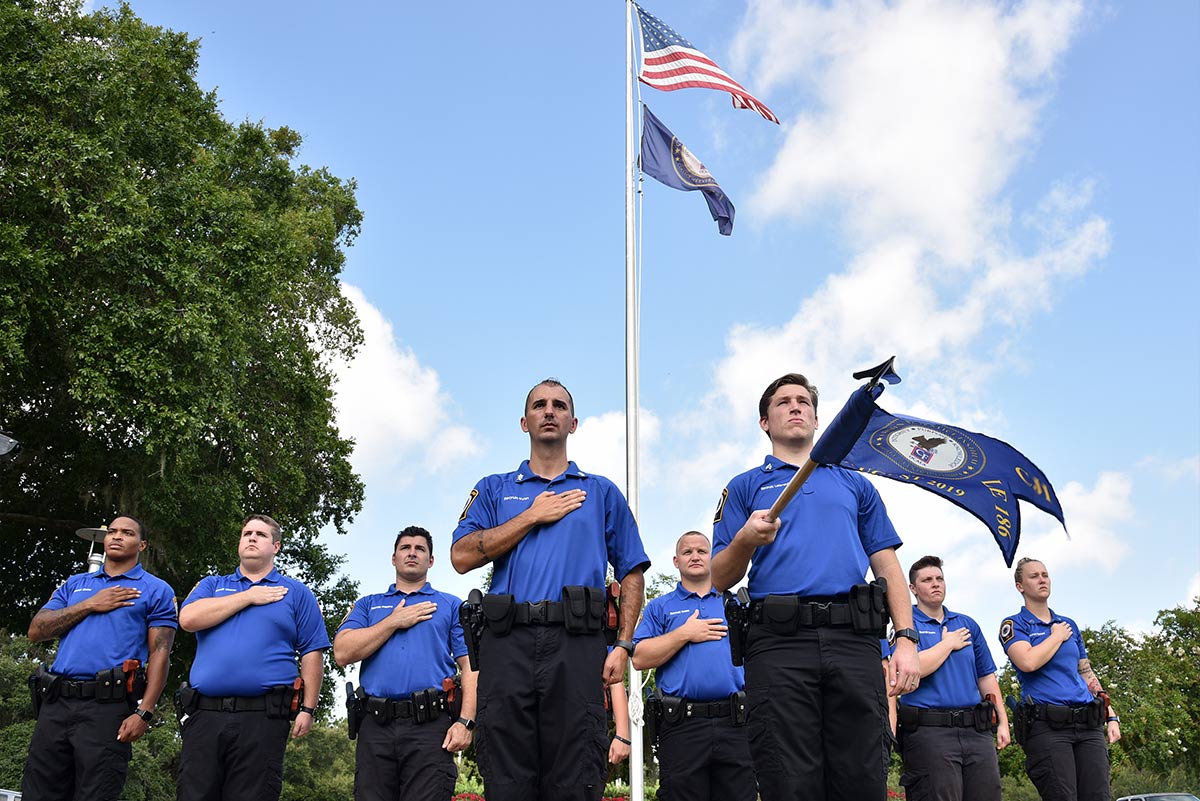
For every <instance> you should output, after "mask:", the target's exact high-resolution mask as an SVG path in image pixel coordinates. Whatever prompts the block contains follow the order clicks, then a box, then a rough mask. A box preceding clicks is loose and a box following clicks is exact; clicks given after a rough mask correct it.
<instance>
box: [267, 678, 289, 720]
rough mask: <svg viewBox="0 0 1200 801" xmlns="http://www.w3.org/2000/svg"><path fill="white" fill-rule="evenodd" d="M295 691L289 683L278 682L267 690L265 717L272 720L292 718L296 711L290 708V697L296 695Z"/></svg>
mask: <svg viewBox="0 0 1200 801" xmlns="http://www.w3.org/2000/svg"><path fill="white" fill-rule="evenodd" d="M296 692H297V691H296V689H295V688H293V687H292V685H290V684H280V685H277V686H275V687H272V688H271V689H269V690H267V697H266V699H265V700H266V705H267V708H266V712H267V717H269V718H271V719H272V720H279V719H283V718H294V717H295V716H296V712H295V711H293V710H292V698H294V697H295V696H296Z"/></svg>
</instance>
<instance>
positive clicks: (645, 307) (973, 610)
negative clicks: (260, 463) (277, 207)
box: [132, 0, 1200, 650]
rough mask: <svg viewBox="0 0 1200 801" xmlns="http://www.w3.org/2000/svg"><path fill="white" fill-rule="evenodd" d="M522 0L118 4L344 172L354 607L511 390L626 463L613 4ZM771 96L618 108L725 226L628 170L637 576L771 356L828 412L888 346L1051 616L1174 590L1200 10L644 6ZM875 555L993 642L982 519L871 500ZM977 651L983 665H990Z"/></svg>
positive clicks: (597, 464) (484, 457)
mask: <svg viewBox="0 0 1200 801" xmlns="http://www.w3.org/2000/svg"><path fill="white" fill-rule="evenodd" d="M622 5H623V4H621V3H619V2H616V1H615V0H613V2H606V3H569V4H560V3H555V4H550V3H534V4H525V5H513V4H494V3H468V4H438V3H424V4H408V3H402V4H401V3H379V2H361V3H353V4H333V3H314V2H288V3H281V2H254V3H247V2H238V3H233V2H225V1H224V0H206V2H192V1H191V0H186V1H185V0H176V1H174V2H164V0H153V1H151V0H138V1H137V2H133V3H132V6H133V8H134V9H135V11H136V12H137V13H138V14H139V15H141V16H142V17H143V18H144V19H146V20H147V21H148V22H150V23H152V24H157V25H162V26H165V27H169V28H172V29H175V30H182V31H187V32H188V33H189V34H191V35H192V36H194V37H198V38H200V40H201V42H202V48H201V60H200V69H199V73H198V79H199V82H200V84H201V86H203V87H205V88H215V89H216V91H217V92H218V95H219V97H220V99H221V109H222V111H223V113H224V114H225V115H226V117H227V118H229V119H231V120H234V121H238V120H242V119H247V118H248V119H251V120H261V121H263V122H264V123H265V124H266V125H268V126H272V127H274V126H281V125H287V126H290V127H292V128H294V129H296V130H297V131H299V132H300V133H301V134H302V135H303V137H304V146H303V148H302V150H301V152H300V157H299V161H300V162H301V163H306V164H310V165H313V166H321V165H324V166H327V167H329V168H330V169H331V170H332V171H333V172H334V173H335V174H336V175H338V176H341V177H343V178H350V177H353V178H354V179H355V180H356V181H357V182H358V200H359V205H360V206H361V208H362V209H363V211H364V213H365V222H364V226H363V232H362V235H361V236H360V237H359V239H358V240H357V242H356V243H355V245H354V246H353V247H352V248H350V250H349V251H348V261H347V268H346V271H345V274H344V280H345V282H346V285H347V286H346V291H347V292H348V294H350V296H351V297H352V298H353V299H354V301H355V303H356V305H357V306H358V308H359V313H360V317H361V318H362V321H363V324H364V329H365V331H366V336H367V341H366V345H365V347H364V348H363V350H362V351H361V353H360V355H359V358H358V359H357V360H356V361H355V362H354V363H353V364H351V365H338V366H337V369H338V373H339V376H340V381H339V389H338V391H339V396H338V406H339V410H340V415H341V423H342V426H343V430H344V431H345V432H346V433H348V434H350V435H351V436H354V437H355V438H356V440H357V442H358V448H357V450H356V453H355V457H354V461H355V465H356V467H357V468H358V470H359V471H360V473H361V474H362V476H363V478H364V480H365V481H366V488H367V494H366V505H365V507H364V509H363V512H362V514H361V515H360V516H359V517H358V519H357V520H356V522H355V523H354V525H353V527H352V529H351V531H350V533H349V535H347V536H346V537H344V538H336V539H335V540H334V541H333V546H334V547H335V548H336V549H337V550H339V551H342V552H345V553H347V554H348V557H349V561H348V565H347V566H348V572H349V574H350V575H352V576H353V577H354V578H356V579H358V580H359V581H360V582H361V586H362V588H363V591H364V592H366V591H380V590H381V589H382V588H383V587H385V586H386V585H387V584H388V583H389V582H390V581H391V580H392V575H391V573H390V566H389V564H388V561H387V558H388V555H389V551H390V547H391V542H392V539H393V537H394V535H395V532H396V531H397V530H398V529H400V528H402V527H404V526H406V525H409V524H419V525H423V526H425V527H427V528H429V529H430V530H431V531H432V532H433V533H434V536H435V552H436V555H437V557H438V564H436V565H435V567H434V571H433V574H432V576H431V578H432V580H433V582H434V583H435V585H437V586H439V587H441V588H442V589H447V590H450V591H456V592H459V593H460V594H465V592H466V591H467V590H468V589H469V588H470V587H471V586H474V584H475V583H477V582H478V580H479V579H478V576H474V575H472V576H467V577H465V578H464V577H459V576H457V575H456V574H454V573H453V571H452V569H451V568H450V565H449V558H448V556H449V536H450V533H451V531H452V530H453V528H454V525H455V521H456V520H457V518H458V514H459V511H460V510H461V508H462V505H463V502H464V501H465V499H466V497H467V493H468V492H469V490H470V489H471V487H472V486H473V484H474V482H475V481H476V480H477V479H478V478H479V477H480V476H482V475H484V474H486V473H492V472H501V471H507V470H511V469H514V468H515V467H516V466H517V464H518V463H519V462H520V460H521V459H523V458H524V457H525V456H527V455H528V440H527V438H526V437H525V435H523V434H522V433H521V432H520V429H519V427H518V419H519V417H520V414H521V404H522V400H523V398H524V395H525V392H526V391H527V390H528V389H529V387H530V386H531V385H533V384H534V383H536V382H537V381H538V380H539V379H541V378H543V377H546V376H555V377H557V378H559V379H561V380H562V381H563V382H564V383H566V384H567V386H568V387H569V388H570V389H571V391H572V392H573V393H574V396H575V399H576V411H577V414H578V415H579V418H580V422H581V425H580V430H579V432H578V433H577V434H576V435H575V437H574V440H573V441H572V443H571V448H570V452H571V455H572V457H573V458H574V459H575V460H576V461H577V462H578V463H579V464H580V465H581V467H583V468H584V469H586V470H589V471H592V472H599V473H604V474H606V475H609V476H610V477H611V478H613V479H614V480H616V481H617V482H618V484H620V483H622V482H623V478H624V461H623V448H624V422H623V415H624V341H623V336H624V321H623V315H624V306H623V303H624V238H623V237H624V234H623V230H624V229H623V226H624V185H623V166H622V165H623V159H624V144H623V141H624V139H623V130H624V109H623V102H624V100H623V98H624V69H625V67H624V55H625V45H624V26H625V22H624V16H623V8H622ZM646 8H647V10H649V11H650V12H651V13H654V14H656V15H657V16H659V17H661V18H662V19H663V20H664V21H665V22H667V23H668V24H669V25H672V26H673V27H675V28H676V29H677V30H678V31H679V32H680V33H681V34H683V35H684V36H686V37H687V38H689V39H690V40H691V41H692V42H693V43H694V44H695V45H696V46H697V47H699V48H700V49H702V50H704V51H705V52H707V53H708V54H709V55H710V56H712V57H713V58H715V59H716V60H717V61H718V62H719V63H720V64H721V65H722V66H724V67H725V69H726V70H727V71H729V72H730V73H731V74H733V75H734V77H735V78H737V79H739V80H740V81H741V82H742V83H743V84H744V85H745V86H746V87H747V88H748V89H750V91H752V92H753V93H754V94H755V95H757V96H758V97H759V98H760V99H761V100H763V101H764V102H765V103H767V104H768V105H769V106H770V107H771V108H772V109H773V110H774V111H775V112H776V114H777V115H778V116H779V117H780V119H781V120H782V122H783V124H782V125H781V126H776V125H772V124H770V123H767V122H765V121H764V120H763V119H762V118H760V117H759V116H758V115H757V114H754V113H753V112H749V111H739V110H735V109H733V108H732V106H731V105H730V102H729V98H728V96H726V95H722V94H718V93H715V92H710V91H703V90H684V91H679V92H673V93H662V92H657V91H655V90H652V89H649V88H645V89H644V90H643V91H642V92H641V96H642V99H643V100H644V101H645V102H646V103H648V104H649V105H650V106H651V107H652V108H653V110H654V111H655V113H656V114H657V115H658V116H659V118H660V119H662V120H663V122H664V123H665V124H666V125H667V126H668V127H670V128H671V129H672V130H673V131H674V133H675V134H676V135H678V136H679V137H680V138H681V139H682V140H683V141H684V142H685V143H686V144H687V145H688V147H689V148H691V149H692V150H693V151H694V152H695V153H696V154H697V155H698V156H699V157H700V158H701V159H702V160H703V161H704V162H705V164H706V165H707V166H708V167H709V169H710V170H711V172H712V173H713V175H714V176H715V177H716V178H717V179H718V180H719V181H720V183H721V185H722V187H723V188H724V189H725V190H726V192H727V193H728V194H729V196H730V197H731V198H732V199H733V202H734V203H735V204H736V205H737V209H738V214H737V220H736V224H735V228H734V232H733V236H732V237H728V238H726V237H720V236H718V235H717V232H716V226H715V224H714V223H713V222H712V221H711V219H710V218H709V216H708V212H707V209H706V207H705V204H704V201H703V199H702V198H701V197H700V196H699V195H698V194H684V193H679V192H675V191H673V190H671V189H668V188H666V187H664V186H662V185H660V184H657V183H655V182H654V181H653V180H651V179H647V182H646V183H645V195H644V197H645V203H644V221H645V222H644V237H643V249H644V261H643V273H642V290H641V291H642V318H641V343H642V350H641V353H642V381H641V405H642V410H643V411H642V417H641V427H642V434H643V440H642V446H641V450H640V453H641V465H642V473H643V474H642V480H641V508H640V514H639V517H640V521H641V524H642V529H643V535H644V539H645V540H646V543H647V549H648V550H649V552H650V554H651V557H652V558H653V559H654V562H655V564H654V567H653V568H652V572H656V571H659V570H666V571H670V570H671V565H670V553H671V548H672V544H673V542H674V540H675V538H676V537H677V536H678V535H679V534H680V533H682V532H683V531H685V530H687V529H690V528H697V529H700V530H701V531H705V532H708V531H709V529H710V522H709V521H711V516H712V512H713V509H714V508H715V504H716V501H717V498H718V495H719V493H720V490H721V488H722V487H723V486H724V484H725V482H726V481H727V480H728V479H729V478H730V477H731V476H733V475H734V474H736V473H738V472H741V471H742V470H744V469H746V468H748V467H750V466H752V465H754V464H756V463H759V462H760V461H761V459H762V456H763V454H764V453H765V452H766V445H767V441H766V438H765V437H764V436H763V435H762V433H761V432H760V431H759V429H758V426H757V420H756V406H755V404H756V401H757V397H758V395H759V393H760V392H761V389H762V387H763V386H765V384H766V383H767V382H768V381H770V380H771V379H773V378H774V377H776V376H777V375H779V374H782V373H784V372H790V371H800V372H804V373H806V374H807V375H809V376H810V377H811V378H812V379H813V380H814V381H815V382H816V383H817V384H818V386H819V387H820V388H821V390H822V405H821V417H822V419H823V420H825V421H828V420H830V419H831V418H832V416H833V414H834V413H835V412H836V410H837V409H838V408H840V405H841V403H842V401H843V400H844V398H845V396H846V395H847V394H848V392H849V391H850V390H851V389H852V388H853V386H854V383H853V381H852V380H851V378H850V373H852V372H854V371H855V370H858V369H860V368H863V367H865V366H868V365H871V364H874V363H876V362H878V361H880V360H881V359H882V358H885V357H886V356H889V355H892V354H896V356H897V364H898V367H899V370H900V372H901V374H902V375H903V376H904V383H902V384H900V385H899V386H897V387H894V388H891V389H890V390H889V391H888V393H887V394H886V395H885V396H884V398H883V400H882V402H881V404H882V405H883V406H884V407H885V408H888V409H889V410H891V411H895V412H902V413H910V414H915V415H917V416H922V417H927V418H931V419H936V420H941V421H944V422H949V423H952V424H957V425H960V426H963V427H965V428H968V429H971V430H976V431H981V432H984V433H987V434H989V435H992V436H995V437H998V438H1001V439H1004V440H1007V441H1008V442H1010V443H1012V444H1013V445H1014V446H1016V447H1017V448H1018V449H1020V450H1022V451H1023V452H1024V453H1025V454H1026V455H1027V456H1029V457H1030V458H1031V459H1033V460H1034V461H1035V462H1036V463H1037V464H1038V465H1039V466H1040V467H1041V468H1042V469H1043V470H1044V471H1045V472H1046V474H1047V475H1048V476H1049V477H1050V478H1051V480H1052V481H1053V482H1054V483H1055V486H1056V488H1057V490H1058V493H1059V495H1060V497H1061V499H1062V501H1063V505H1064V507H1065V511H1066V516H1067V525H1068V527H1069V529H1070V531H1071V538H1070V539H1068V538H1067V536H1066V535H1065V534H1064V533H1063V531H1062V529H1061V528H1060V527H1058V526H1057V524H1056V523H1055V522H1054V521H1053V520H1052V519H1051V518H1050V517H1048V516H1046V515H1043V514H1041V513H1039V512H1037V511H1036V510H1034V509H1032V508H1031V507H1026V508H1025V513H1024V531H1023V538H1022V545H1021V547H1020V549H1019V551H1018V553H1019V555H1030V556H1035V557H1040V558H1042V559H1044V560H1045V561H1046V562H1047V564H1048V567H1049V569H1050V572H1051V575H1052V577H1053V579H1054V582H1055V585H1054V593H1053V596H1052V599H1051V601H1052V605H1053V606H1054V607H1055V608H1057V609H1059V610H1060V611H1061V612H1063V613H1065V614H1068V615H1071V616H1073V617H1074V618H1075V619H1076V620H1078V621H1079V622H1080V623H1081V624H1083V625H1091V626H1099V625H1101V624H1103V623H1104V622H1105V621H1106V620H1109V619H1116V620H1117V621H1118V622H1120V623H1121V624H1123V625H1126V626H1129V627H1132V628H1137V629H1145V628H1148V627H1149V626H1150V624H1151V621H1152V619H1153V616H1154V614H1155V613H1156V612H1157V610H1159V609H1162V608H1166V607H1170V606H1174V605H1176V604H1179V603H1183V602H1185V601H1186V600H1187V599H1188V598H1189V597H1191V596H1193V595H1196V594H1198V593H1200V422H1198V418H1197V414H1196V412H1197V402H1196V399H1197V397H1198V393H1200V323H1198V317H1197V314H1196V311H1195V305H1194V304H1195V299H1196V297H1197V294H1198V289H1200V279H1198V277H1197V276H1198V274H1200V269H1198V268H1200V227H1198V223H1200V148H1198V147H1197V142H1200V47H1198V46H1197V45H1200V6H1198V5H1197V4H1196V3H1194V2H1191V1H1190V0H1179V1H1178V2H1165V1H1164V2H1155V3H1112V4H1110V3H1084V2H1063V3H1050V2H1033V1H1030V2H1003V3H989V2H980V1H979V0H967V1H966V2H960V1H959V0H953V1H951V0H894V2H890V3H881V2H873V1H870V0H860V1H859V2H854V3H845V4H842V3H837V4H832V5H830V4H825V3H811V2H784V0H748V2H741V1H740V0H739V2H718V0H695V1H694V2H688V3H684V2H680V1H679V0H654V2H651V0H647V5H646ZM880 490H881V492H882V493H883V496H884V499H885V501H886V503H887V505H888V508H889V510H890V512H891V514H892V517H893V519H894V521H895V522H896V524H897V527H898V529H899V531H900V533H901V536H902V537H903V538H904V539H905V542H906V544H905V546H904V547H903V548H902V549H901V551H900V560H901V563H902V564H903V565H905V566H906V567H907V565H908V564H910V563H911V562H912V561H914V560H915V559H916V558H918V557H919V556H921V555H922V554H925V553H937V554H940V555H942V556H943V558H945V559H946V562H947V566H946V576H947V580H948V584H949V596H948V600H947V603H948V605H949V606H951V607H952V608H957V609H961V610H962V611H965V612H967V613H969V614H971V615H973V616H974V617H975V618H976V619H977V620H979V622H980V624H981V626H982V627H983V630H984V631H985V633H988V635H989V637H990V638H994V632H995V631H996V629H997V626H998V625H999V622H1000V620H1001V619H1002V618H1003V617H1004V616H1005V615H1007V614H1010V613H1011V612H1013V611H1015V610H1016V609H1017V607H1018V606H1019V597H1018V596H1017V594H1016V593H1015V591H1014V590H1013V588H1012V582H1011V573H1010V571H1009V570H1008V569H1007V568H1005V566H1004V564H1003V561H1002V559H1001V557H1000V554H999V551H998V549H997V548H996V547H995V545H994V544H993V543H992V540H991V537H990V535H989V533H988V531H987V530H986V529H985V528H984V527H983V526H982V525H980V524H979V523H978V522H976V521H975V520H974V519H973V518H971V517H969V516H968V515H967V514H966V513H964V512H961V511H959V510H957V509H956V508H954V507H952V506H951V505H949V504H946V503H944V502H942V501H940V500H938V499H936V498H934V497H933V496H931V495H927V494H926V493H921V492H917V491H916V490H915V489H913V488H910V487H902V486H900V485H891V484H889V483H887V482H881V483H880ZM992 644H993V650H996V648H995V647H994V646H995V644H994V642H993V643H992Z"/></svg>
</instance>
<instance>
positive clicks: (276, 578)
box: [233, 565, 283, 584]
mask: <svg viewBox="0 0 1200 801" xmlns="http://www.w3.org/2000/svg"><path fill="white" fill-rule="evenodd" d="M233 575H234V576H235V577H237V579H238V580H239V581H243V580H244V581H250V579H248V578H246V576H245V575H243V574H242V566H241V565H238V568H237V570H235V571H233ZM262 581H269V582H271V583H272V584H278V583H279V582H281V581H283V576H281V575H280V574H279V571H278V570H276V569H275V568H274V567H272V568H271V572H270V573H268V574H267V575H265V576H263V577H262ZM250 583H251V584H253V583H254V582H250Z"/></svg>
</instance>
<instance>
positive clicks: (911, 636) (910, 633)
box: [896, 629, 921, 645]
mask: <svg viewBox="0 0 1200 801" xmlns="http://www.w3.org/2000/svg"><path fill="white" fill-rule="evenodd" d="M896 637H897V638H899V637H903V638H904V639H906V640H912V642H913V644H914V645H919V644H920V642H921V635H919V634H917V630H916V629H896Z"/></svg>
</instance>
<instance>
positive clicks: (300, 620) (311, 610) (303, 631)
mask: <svg viewBox="0 0 1200 801" xmlns="http://www.w3.org/2000/svg"><path fill="white" fill-rule="evenodd" d="M292 595H295V596H296V601H295V604H296V605H295V607H294V608H293V611H294V612H295V614H296V652H297V653H298V654H300V655H301V656H304V655H305V654H307V653H311V652H312V651H323V650H325V649H326V648H328V647H329V632H327V631H326V630H325V618H323V617H321V607H320V605H319V604H318V603H317V596H315V595H313V592H312V590H310V589H309V588H308V587H307V586H305V585H304V584H301V583H300V582H298V581H297V582H293V583H292V586H291V589H290V590H289V591H288V596H289V597H290V596H292Z"/></svg>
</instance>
